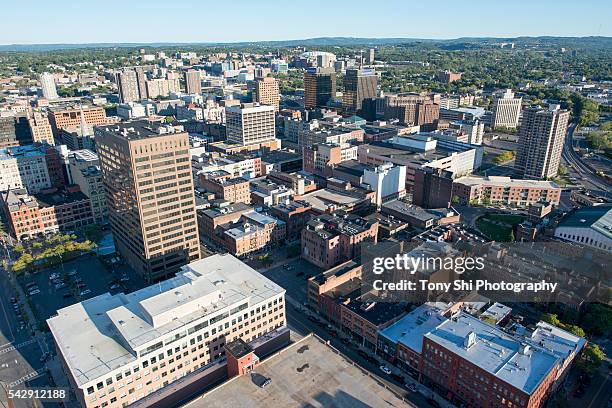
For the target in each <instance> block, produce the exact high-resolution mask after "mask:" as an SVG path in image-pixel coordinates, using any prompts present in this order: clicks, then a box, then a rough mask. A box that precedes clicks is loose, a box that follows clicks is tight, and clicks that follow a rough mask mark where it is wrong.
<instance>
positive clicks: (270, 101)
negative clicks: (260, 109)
mask: <svg viewBox="0 0 612 408" xmlns="http://www.w3.org/2000/svg"><path fill="white" fill-rule="evenodd" d="M253 102H257V103H259V104H261V105H270V106H273V107H274V112H278V110H279V104H280V91H279V85H278V79H276V78H272V77H265V78H258V79H257V80H256V81H255V89H254V92H253Z"/></svg>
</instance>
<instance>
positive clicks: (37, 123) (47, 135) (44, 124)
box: [28, 112, 55, 145]
mask: <svg viewBox="0 0 612 408" xmlns="http://www.w3.org/2000/svg"><path fill="white" fill-rule="evenodd" d="M28 124H29V125H30V132H31V133H32V142H34V143H48V144H50V145H54V144H55V141H54V140H53V128H52V127H51V123H49V118H47V116H46V115H43V114H42V113H40V112H34V114H33V115H32V117H31V118H30V119H28Z"/></svg>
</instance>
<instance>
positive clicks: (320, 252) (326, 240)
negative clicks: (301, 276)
mask: <svg viewBox="0 0 612 408" xmlns="http://www.w3.org/2000/svg"><path fill="white" fill-rule="evenodd" d="M377 235H378V222H376V221H368V220H365V219H363V218H360V217H356V216H345V217H339V216H335V215H333V214H323V215H320V216H319V217H317V218H314V219H312V220H310V221H309V222H308V223H307V224H306V227H305V228H304V229H303V230H302V236H301V246H302V257H303V258H304V259H306V260H307V261H308V262H310V263H312V264H314V265H317V266H319V267H321V268H325V269H329V268H332V267H334V266H336V265H338V264H339V263H340V262H344V261H347V260H349V259H353V258H354V257H356V256H357V255H359V250H360V248H361V243H362V242H373V243H376V242H377Z"/></svg>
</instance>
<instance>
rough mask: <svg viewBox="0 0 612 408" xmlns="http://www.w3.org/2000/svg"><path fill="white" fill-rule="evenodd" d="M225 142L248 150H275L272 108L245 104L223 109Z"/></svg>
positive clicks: (276, 141)
mask: <svg viewBox="0 0 612 408" xmlns="http://www.w3.org/2000/svg"><path fill="white" fill-rule="evenodd" d="M225 123H226V133H227V141H228V142H230V143H234V144H236V145H239V146H250V148H253V149H256V148H258V147H259V148H268V149H270V150H277V149H278V148H279V147H280V141H279V140H278V139H276V122H275V116H274V106H270V105H260V104H258V103H245V104H241V105H235V106H230V107H226V108H225Z"/></svg>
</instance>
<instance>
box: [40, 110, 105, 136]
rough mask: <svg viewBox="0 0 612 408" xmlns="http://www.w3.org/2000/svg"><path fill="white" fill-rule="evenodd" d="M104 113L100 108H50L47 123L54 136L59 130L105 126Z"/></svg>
mask: <svg viewBox="0 0 612 408" xmlns="http://www.w3.org/2000/svg"><path fill="white" fill-rule="evenodd" d="M106 121H107V119H106V111H105V110H104V108H103V107H101V106H72V107H67V108H52V109H51V110H50V111H49V123H51V127H52V129H53V134H54V135H56V136H57V135H59V132H60V130H61V129H71V130H73V129H76V128H81V127H82V125H84V126H98V125H105V124H106Z"/></svg>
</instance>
